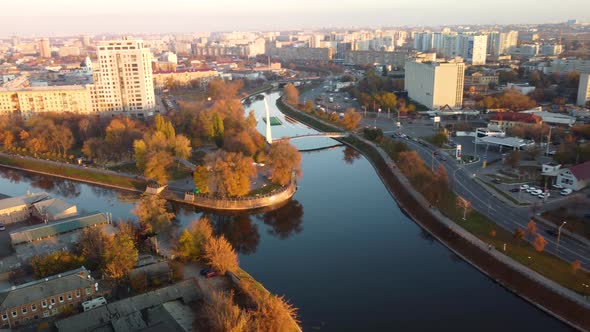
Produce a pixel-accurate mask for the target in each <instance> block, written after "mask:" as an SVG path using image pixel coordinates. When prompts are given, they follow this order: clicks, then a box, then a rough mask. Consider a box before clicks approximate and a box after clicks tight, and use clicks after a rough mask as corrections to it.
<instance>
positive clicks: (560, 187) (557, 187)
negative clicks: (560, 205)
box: [553, 183, 563, 189]
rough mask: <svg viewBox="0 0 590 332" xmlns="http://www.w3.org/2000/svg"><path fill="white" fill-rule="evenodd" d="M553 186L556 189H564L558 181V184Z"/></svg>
mask: <svg viewBox="0 0 590 332" xmlns="http://www.w3.org/2000/svg"><path fill="white" fill-rule="evenodd" d="M553 188H555V189H563V186H562V185H560V184H558V183H556V184H554V185H553Z"/></svg>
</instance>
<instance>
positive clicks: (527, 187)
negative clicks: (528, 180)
mask: <svg viewBox="0 0 590 332" xmlns="http://www.w3.org/2000/svg"><path fill="white" fill-rule="evenodd" d="M527 189H529V185H528V184H523V185H522V186H520V190H527Z"/></svg>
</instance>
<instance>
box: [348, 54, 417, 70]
mask: <svg viewBox="0 0 590 332" xmlns="http://www.w3.org/2000/svg"><path fill="white" fill-rule="evenodd" d="M408 54H409V53H408V52H404V51H401V52H385V51H346V52H345V53H344V63H346V64H351V65H372V64H380V65H387V66H394V67H403V66H404V63H405V61H406V58H407V57H408Z"/></svg>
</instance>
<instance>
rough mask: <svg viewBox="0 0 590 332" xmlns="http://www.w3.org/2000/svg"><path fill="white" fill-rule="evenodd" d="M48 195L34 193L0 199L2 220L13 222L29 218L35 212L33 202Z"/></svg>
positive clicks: (0, 218)
mask: <svg viewBox="0 0 590 332" xmlns="http://www.w3.org/2000/svg"><path fill="white" fill-rule="evenodd" d="M47 197H49V196H48V195H47V193H34V194H27V195H24V196H18V197H10V198H5V199H2V200H0V222H2V223H4V224H12V223H15V222H20V221H24V220H27V219H28V218H30V217H31V216H32V214H33V209H32V206H33V204H34V203H36V202H40V201H42V200H44V199H47Z"/></svg>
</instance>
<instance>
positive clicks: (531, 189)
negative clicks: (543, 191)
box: [526, 187, 537, 193]
mask: <svg viewBox="0 0 590 332" xmlns="http://www.w3.org/2000/svg"><path fill="white" fill-rule="evenodd" d="M535 190H537V188H535V187H528V189H527V190H526V192H527V193H532V192H533V191H535Z"/></svg>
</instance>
